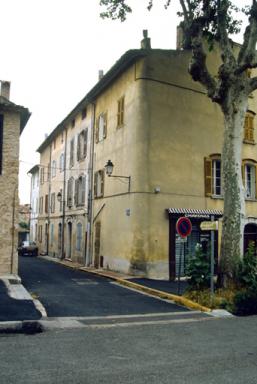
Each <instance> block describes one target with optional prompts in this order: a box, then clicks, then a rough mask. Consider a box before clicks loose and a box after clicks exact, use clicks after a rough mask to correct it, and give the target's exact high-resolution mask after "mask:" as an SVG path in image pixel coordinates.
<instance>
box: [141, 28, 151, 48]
mask: <svg viewBox="0 0 257 384" xmlns="http://www.w3.org/2000/svg"><path fill="white" fill-rule="evenodd" d="M143 37H144V38H143V40H142V41H141V48H142V49H151V39H150V38H149V37H148V30H147V29H144V30H143Z"/></svg>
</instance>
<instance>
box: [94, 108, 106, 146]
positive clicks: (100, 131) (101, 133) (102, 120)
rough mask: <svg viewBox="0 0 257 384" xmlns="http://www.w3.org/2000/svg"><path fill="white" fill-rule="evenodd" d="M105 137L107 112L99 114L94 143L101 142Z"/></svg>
mask: <svg viewBox="0 0 257 384" xmlns="http://www.w3.org/2000/svg"><path fill="white" fill-rule="evenodd" d="M106 136H107V112H105V113H101V114H100V115H99V117H98V119H97V129H96V142H97V143H98V142H99V141H103V140H104V139H105V138H106Z"/></svg>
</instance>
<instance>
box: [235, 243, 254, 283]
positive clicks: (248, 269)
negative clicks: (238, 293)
mask: <svg viewBox="0 0 257 384" xmlns="http://www.w3.org/2000/svg"><path fill="white" fill-rule="evenodd" d="M236 280H237V283H238V284H239V286H240V287H243V288H246V289H252V290H257V257H256V254H255V245H254V243H253V242H251V243H250V244H249V247H248V249H247V252H246V254H245V255H244V257H243V259H242V260H240V261H239V263H238V268H237V274H236Z"/></svg>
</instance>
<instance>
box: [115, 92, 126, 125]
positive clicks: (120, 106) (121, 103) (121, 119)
mask: <svg viewBox="0 0 257 384" xmlns="http://www.w3.org/2000/svg"><path fill="white" fill-rule="evenodd" d="M124 104H125V97H124V96H122V97H121V98H120V99H119V100H118V112H117V128H120V127H121V126H122V125H123V124H124Z"/></svg>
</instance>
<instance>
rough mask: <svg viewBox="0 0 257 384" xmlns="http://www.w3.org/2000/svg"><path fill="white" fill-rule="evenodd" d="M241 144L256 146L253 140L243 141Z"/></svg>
mask: <svg viewBox="0 0 257 384" xmlns="http://www.w3.org/2000/svg"><path fill="white" fill-rule="evenodd" d="M243 143H244V144H251V145H256V143H255V141H254V140H245V139H244V140H243Z"/></svg>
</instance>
